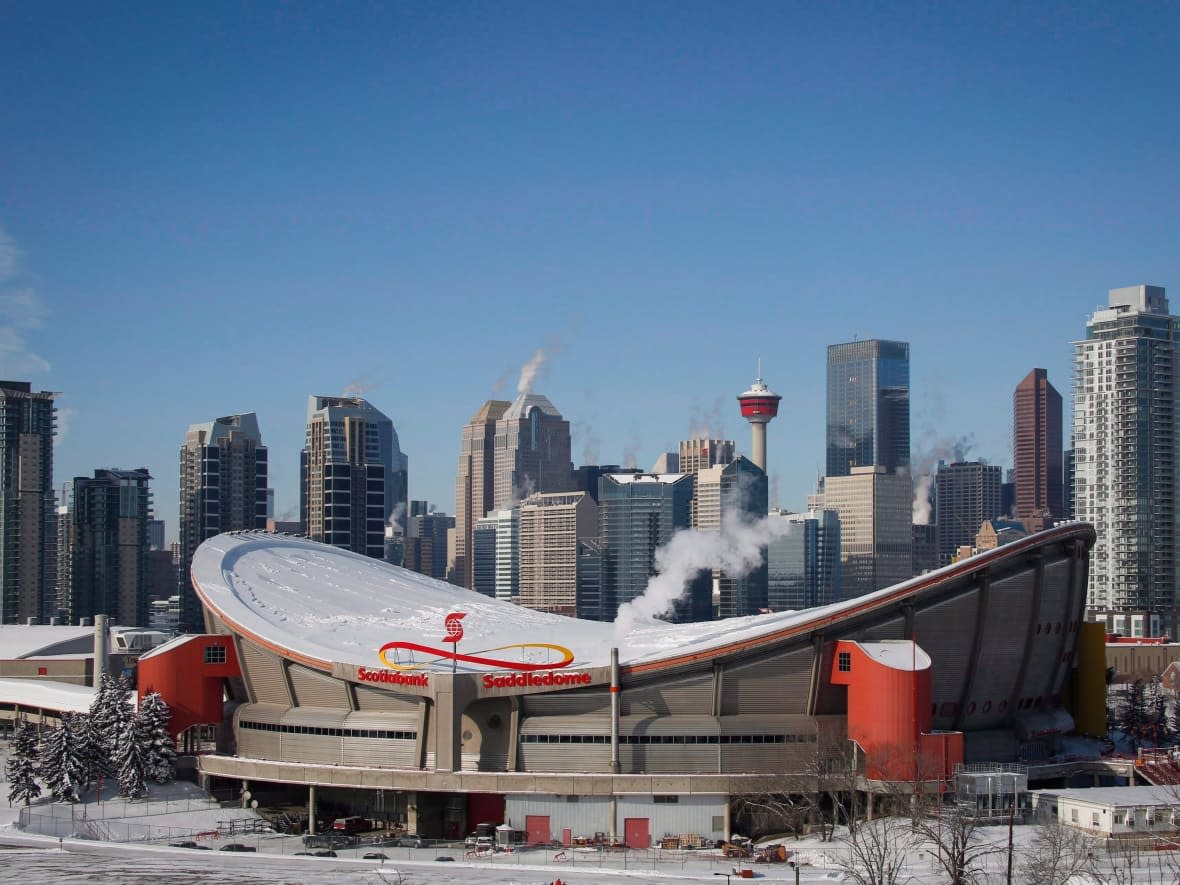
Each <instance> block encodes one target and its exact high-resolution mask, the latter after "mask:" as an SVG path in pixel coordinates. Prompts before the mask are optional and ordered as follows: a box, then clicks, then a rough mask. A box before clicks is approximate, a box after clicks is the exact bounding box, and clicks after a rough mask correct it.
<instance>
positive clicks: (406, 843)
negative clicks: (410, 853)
mask: <svg viewBox="0 0 1180 885" xmlns="http://www.w3.org/2000/svg"><path fill="white" fill-rule="evenodd" d="M397 844H398V847H399V848H421V847H422V837H421V836H419V835H417V834H416V833H406V834H405V835H404V836H399V837H398V840H397Z"/></svg>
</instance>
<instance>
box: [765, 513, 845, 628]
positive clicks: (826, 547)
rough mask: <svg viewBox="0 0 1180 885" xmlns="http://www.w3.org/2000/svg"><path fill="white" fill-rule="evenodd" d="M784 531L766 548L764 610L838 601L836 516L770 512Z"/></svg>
mask: <svg viewBox="0 0 1180 885" xmlns="http://www.w3.org/2000/svg"><path fill="white" fill-rule="evenodd" d="M770 519H773V520H781V521H782V522H783V523H785V524H786V526H787V530H786V531H784V532H780V533H778V534H777V535H776V536H775V537H774V538H772V539H771V541H770V543H769V544H768V545H767V547H766V567H767V592H766V602H767V607H768V608H769V609H770V610H771V611H776V612H781V611H791V610H799V609H805V608H813V607H814V606H817V605H828V604H829V603H833V602H839V601H840V514H838V513H837V512H836V511H835V510H810V511H808V512H807V513H785V512H783V511H781V510H772V511H771V512H770Z"/></svg>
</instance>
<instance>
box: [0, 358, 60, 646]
mask: <svg viewBox="0 0 1180 885" xmlns="http://www.w3.org/2000/svg"><path fill="white" fill-rule="evenodd" d="M54 396H56V394H54V393H51V392H49V391H47V390H42V391H39V392H36V393H34V392H33V388H32V386H31V385H30V384H29V383H28V382H27V381H0V623H4V624H17V623H25V622H27V621H28V619H29V618H34V619H36V620H37V621H40V622H42V623H47V619H48V618H49V617H50V616H51V615H52V614H54V612H53V609H54V607H55V606H56V603H57V600H56V592H55V591H56V585H57V581H56V577H55V572H56V568H57V555H56V546H57V545H56V540H55V539H56V535H57V501H56V498H55V496H54V492H53V437H54V434H55V433H56V416H57V410H56V407H55V406H54V404H53V398H54Z"/></svg>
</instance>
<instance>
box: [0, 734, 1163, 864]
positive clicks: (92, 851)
mask: <svg viewBox="0 0 1180 885" xmlns="http://www.w3.org/2000/svg"><path fill="white" fill-rule="evenodd" d="M6 750H7V747H6V745H3V744H0V883H9V882H11V883H17V882H19V883H21V885H27V883H29V882H54V883H79V885H81V883H86V885H91V883H94V882H121V883H125V885H158V883H159V882H160V881H161V880H163V881H180V880H183V881H186V882H190V883H198V885H201V883H210V885H212V883H224V882H226V881H234V882H236V883H245V885H280V883H296V882H306V883H318V882H328V881H331V882H333V883H341V882H343V883H368V885H385V883H389V885H424V883H438V885H491V883H521V885H541V883H549V882H554V881H556V880H557V879H559V878H560V879H561V881H562V882H565V883H575V885H579V883H585V885H606V883H615V885H622V883H628V882H643V883H678V882H714V883H715V882H717V881H719V880H720V878H721V877H723V876H725V875H726V874H728V875H729V876H730V879H731V880H732V879H733V878H737V877H736V876H735V875H734V873H735V869H736V868H737V862H736V861H734V860H731V859H726V858H724V857H721V856H720V855H719V853H718V852H715V851H660V850H658V849H653V850H650V851H630V852H625V853H606V854H601V853H598V852H582V851H570V850H565V851H562V850H560V849H558V850H554V849H532V850H526V851H522V852H520V853H516V854H510V855H508V854H498V855H492V856H489V857H479V858H472V857H467V856H466V854H465V851H464V849H463V848H462V847H461V846H447V845H440V846H438V847H430V848H421V849H411V848H380V849H376V850H380V851H382V852H384V853H385V854H386V855H388V859H386V860H384V861H372V860H364V859H362V857H361V855H362V854H363V853H364V852H365V851H372V850H375V849H373V848H371V847H369V848H358V849H347V850H341V851H338V852H337V853H338V855H339V856H338V857H337V858H318V857H297V856H295V854H296V852H300V851H304V850H306V849H305V848H304V846H303V844H302V841H301V840H300V839H299V838H297V837H293V836H282V835H278V834H274V833H250V834H247V835H241V834H240V833H239V834H237V835H232V836H231V835H218V836H213V835H201V836H195V835H194V834H211V833H213V832H216V831H217V830H218V828H219V825H220V826H221V827H222V828H223V829H224V827H225V825H226V824H227V823H228V822H230V821H237V822H238V824H237V826H238V827H239V828H240V827H241V822H242V821H249V820H257V816H256V814H255V813H254V812H252V811H251V810H249V809H242V808H236V807H235V808H222V807H220V806H219V805H218V804H217V803H215V802H211V801H210V800H208V799H207V798H206V797H205V796H204V794H202V793H201V792H200V790H198V789H197V788H196V787H195V786H194V785H192V784H188V783H174V784H168V785H164V786H159V785H152V792H151V794H150V796H149V798H148V799H147V800H146V801H127V800H122V799H118V798H115V797H113V793H112V789H113V788H111V787H109V786H108V787H107V788H106V789H104V791H103V797H102V801H99V800H98V799H97V798H96V797H94V796H92V795H90V794H88V795H87V799H88V801H86V802H81V803H78V804H77V805H74V806H65V805H54V804H52V803H48V802H44V801H42V802H38V803H34V805H33V806H32V808H33V811H34V812H35V813H38V814H40V815H43V816H44V817H43V819H42V820H41V821H40V823H45V822H46V820H48V818H49V815H50V814H57V815H58V818H57V820H59V821H63V822H64V821H68V822H69V823H70V824H77V823H78V822H79V821H85V822H86V823H87V824H88V829H89V831H90V832H91V833H92V834H93V833H98V834H99V835H102V834H104V833H105V834H107V836H108V838H111V839H115V840H124V839H130V840H132V841H97V840H95V839H78V838H70V836H69V835H68V833H69V832H71V831H72V830H69V829H62V830H61V831H60V832H61V834H62V838H60V839H59V838H57V837H55V836H50V835H34V834H30V833H27V832H22V831H21V830H19V829H17V828H16V821H17V819H18V818H19V814H20V807H19V806H17V807H12V806H9V804H8V802H7V787H8V785H7V783H5V782H4V781H3V774H2V771H3V759H4V756H5V751H6ZM79 831H81V830H79ZM1036 831H1037V828H1035V827H1016V829H1015V833H1014V843H1015V852H1014V856H1015V867H1016V869H1017V870H1018V871H1019V868H1020V864H1021V859H1022V858H1024V857H1027V856H1028V855H1029V854H1030V853H1031V852H1032V851H1033V850H1034V849H1033V848H1032V844H1031V843H1032V839H1033V837H1034V836H1035V834H1036ZM50 832H52V831H50ZM983 833H984V836H985V838H986V839H988V840H989V841H991V842H993V843H994V844H995V845H997V846H1004V845H1006V843H1007V830H1006V828H1004V827H993V828H987V829H986V830H984V831H983ZM838 836H839V834H838ZM182 839H195V841H198V843H199V844H201V845H203V846H208V847H209V848H210V849H213V850H209V851H199V850H193V849H187V848H172V847H169V846H168V844H167V843H168V842H170V841H179V840H182ZM778 841H780V842H782V844H783V845H784V846H785V847H786V848H787V850H789V851H791V852H793V856H794V857H796V858H797V859H798V860H800V861H802V862H803V866H802V867H801V868H800V873H799V879H798V881H799V882H800V883H812V885H815V883H822V882H838V881H849V880H847V879H845V878H843V875H844V874H842V873H841V871H840V868H841V863H842V861H843V860H845V859H846V858H847V857H848V848H847V847H846V846H845V845H844V844H843V843H842V842H841V841H839V839H837V841H834V842H823V841H821V840H820V839H819V837H817V836H810V837H807V838H804V839H800V840H794V839H791V838H782V839H780V840H778ZM229 842H241V843H244V844H246V845H248V846H251V847H254V848H256V849H257V853H229V852H221V851H218V850H217V849H219V848H220V847H221V846H222V845H225V844H227V843H229ZM931 848H932V846H924V847H922V848H921V849H915V850H913V851H911V852H909V854H908V855H907V856H906V862H905V869H904V871H903V874H902V875H901V877H900V878H899V879H898V881H899V882H904V883H910V885H936V883H938V885H941V883H943V882H945V881H946V876H945V874H944V873H942V872H941V870H940V869H939V867H938V866H937V863H936V860H935V858H934V857H933V855H932V853H931ZM439 857H450V858H452V860H451V861H441V860H438V859H437V858H439ZM1168 861H1169V858H1168V856H1166V855H1163V854H1152V853H1150V852H1146V853H1144V854H1143V855H1142V856H1140V857H1139V858H1136V860H1135V866H1134V867H1132V868H1131V869H1130V870H1125V871H1123V875H1122V876H1121V878H1112V877H1110V876H1109V875H1105V876H1103V878H1101V879H1099V880H1097V881H1098V882H1099V883H1103V885H1105V883H1112V885H1113V883H1115V882H1120V883H1126V882H1129V881H1132V880H1133V881H1134V882H1137V883H1157V885H1165V883H1166V885H1174V883H1176V882H1177V877H1176V874H1174V873H1170V872H1168V867H1169V862H1168ZM988 863H989V865H988V867H987V873H986V878H985V881H986V882H1004V881H1005V865H1006V863H1007V855H1006V853H1004V852H1000V853H997V854H995V855H993V856H991V857H990V858H988ZM1097 863H1098V869H1099V871H1100V872H1102V871H1108V870H1109V868H1110V863H1109V861H1108V859H1107V858H1106V856H1105V854H1104V853H1101V852H1099V856H1098V860H1097ZM1172 863H1173V865H1180V858H1177V859H1176V861H1173V862H1172ZM741 865H742V866H745V867H749V868H751V869H752V870H753V871H754V878H757V879H761V880H763V881H767V882H786V883H791V882H794V881H796V880H795V872H794V870H792V869H791V868H790V867H788V866H786V865H781V864H776V865H768V864H755V865H750V864H748V863H745V862H743V863H742V864H741ZM1128 872H1130V873H1133V878H1130V877H1129V876H1128ZM1014 881H1016V882H1020V883H1026V882H1029V880H1028V879H1026V878H1022V877H1021V875H1020V874H1019V872H1018V873H1017V875H1016V877H1015V878H1014Z"/></svg>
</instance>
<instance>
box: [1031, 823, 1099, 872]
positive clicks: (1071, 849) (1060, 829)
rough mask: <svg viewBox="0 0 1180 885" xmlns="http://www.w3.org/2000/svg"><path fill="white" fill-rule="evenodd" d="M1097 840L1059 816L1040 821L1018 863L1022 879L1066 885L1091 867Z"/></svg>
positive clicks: (1091, 868)
mask: <svg viewBox="0 0 1180 885" xmlns="http://www.w3.org/2000/svg"><path fill="white" fill-rule="evenodd" d="M1096 849H1097V840H1096V839H1095V838H1094V837H1093V836H1091V835H1090V834H1089V833H1086V832H1084V831H1082V830H1079V829H1078V828H1077V827H1071V826H1069V825H1067V824H1063V823H1061V822H1060V821H1058V820H1055V819H1053V820H1047V821H1046V822H1044V823H1042V824H1039V825H1038V826H1037V829H1036V833H1035V834H1034V835H1033V837H1032V839H1031V840H1030V841H1029V845H1028V854H1027V855H1026V856H1025V857H1024V858H1023V860H1022V861H1021V863H1020V873H1021V876H1022V880H1023V881H1027V882H1037V883H1039V885H1065V883H1067V882H1069V881H1070V880H1071V879H1074V880H1075V881H1076V879H1075V877H1076V876H1078V874H1080V873H1082V872H1083V871H1092V870H1093V867H1094V852H1095V850H1096Z"/></svg>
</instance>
